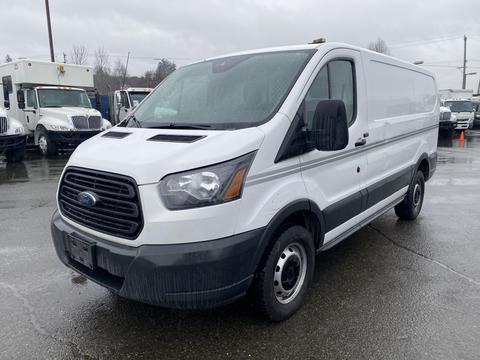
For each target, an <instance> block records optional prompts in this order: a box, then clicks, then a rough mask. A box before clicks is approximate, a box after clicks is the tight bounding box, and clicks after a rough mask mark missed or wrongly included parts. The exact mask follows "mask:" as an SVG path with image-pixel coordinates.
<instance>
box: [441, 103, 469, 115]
mask: <svg viewBox="0 0 480 360" xmlns="http://www.w3.org/2000/svg"><path fill="white" fill-rule="evenodd" d="M445 106H447V107H449V108H450V110H452V111H453V112H472V111H473V104H472V102H471V101H446V102H445Z"/></svg>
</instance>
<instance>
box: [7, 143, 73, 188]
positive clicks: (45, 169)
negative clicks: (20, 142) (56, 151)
mask: <svg viewBox="0 0 480 360" xmlns="http://www.w3.org/2000/svg"><path fill="white" fill-rule="evenodd" d="M67 161H68V155H62V156H56V157H51V158H46V157H43V156H41V155H39V154H37V153H36V152H34V151H27V153H26V155H25V160H24V161H22V162H18V163H13V164H7V163H5V162H2V161H0V185H1V184H3V183H11V182H29V181H32V182H35V181H45V180H55V179H58V178H59V177H60V175H61V173H62V171H63V167H64V166H65V164H66V163H67Z"/></svg>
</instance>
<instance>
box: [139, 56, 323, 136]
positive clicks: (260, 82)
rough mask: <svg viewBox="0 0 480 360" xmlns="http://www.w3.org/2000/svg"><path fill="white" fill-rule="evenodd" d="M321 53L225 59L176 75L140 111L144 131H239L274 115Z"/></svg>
mask: <svg viewBox="0 0 480 360" xmlns="http://www.w3.org/2000/svg"><path fill="white" fill-rule="evenodd" d="M314 51H315V50H298V51H283V52H270V53H260V54H248V55H239V56H232V57H225V58H220V59H215V60H210V61H204V62H201V63H197V64H193V65H190V66H186V67H184V68H181V69H179V70H177V71H175V72H174V73H172V74H171V75H170V76H169V77H168V78H167V79H166V80H165V81H163V82H162V83H161V84H160V85H159V86H158V87H157V89H156V90H155V91H154V92H153V93H152V94H151V95H150V96H149V97H148V98H147V99H145V101H144V102H143V103H142V104H141V105H140V106H139V107H138V108H137V110H136V111H135V117H136V119H137V120H138V122H139V123H140V124H141V126H142V127H165V126H169V125H170V124H171V125H172V126H174V125H175V124H182V125H183V126H185V125H187V124H189V125H204V126H208V128H210V129H236V128H244V127H250V126H256V125H259V124H261V123H263V122H265V121H267V120H269V118H270V117H271V116H272V115H273V114H274V112H275V111H276V110H277V109H278V107H279V106H280V105H281V103H282V101H283V100H284V99H285V97H286V96H287V95H288V92H289V91H290V89H291V87H292V86H293V84H294V83H295V81H296V79H297V78H298V76H299V75H300V73H301V71H302V70H303V68H304V66H305V65H306V63H307V62H308V60H309V59H310V57H311V56H312V55H313V52H314Z"/></svg>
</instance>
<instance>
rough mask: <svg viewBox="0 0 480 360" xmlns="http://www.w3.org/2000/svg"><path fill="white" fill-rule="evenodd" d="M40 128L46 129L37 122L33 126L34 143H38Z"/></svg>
mask: <svg viewBox="0 0 480 360" xmlns="http://www.w3.org/2000/svg"><path fill="white" fill-rule="evenodd" d="M40 130H45V131H46V130H47V129H46V128H45V126H43V125H42V124H37V126H36V127H35V132H34V134H33V140H34V144H35V145H38V135H39V131H40Z"/></svg>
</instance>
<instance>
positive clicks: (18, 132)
mask: <svg viewBox="0 0 480 360" xmlns="http://www.w3.org/2000/svg"><path fill="white" fill-rule="evenodd" d="M25 138H26V136H25V129H24V127H23V125H22V124H21V123H20V122H19V121H18V120H15V119H13V118H11V117H9V116H8V114H7V112H6V111H5V109H2V108H0V157H1V156H5V158H6V160H7V162H15V161H21V160H23V157H24V155H25Z"/></svg>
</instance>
